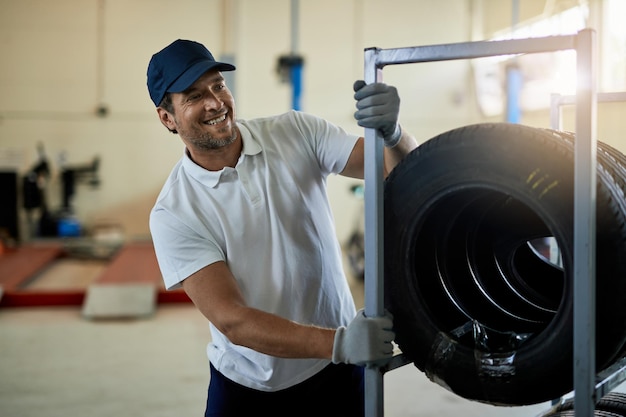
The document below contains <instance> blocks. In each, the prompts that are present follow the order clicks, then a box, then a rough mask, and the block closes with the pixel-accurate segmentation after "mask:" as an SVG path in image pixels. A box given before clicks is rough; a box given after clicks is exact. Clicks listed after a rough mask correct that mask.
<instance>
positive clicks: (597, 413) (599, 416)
mask: <svg viewBox="0 0 626 417" xmlns="http://www.w3.org/2000/svg"><path fill="white" fill-rule="evenodd" d="M593 415H594V417H623V415H622V414H616V413H612V412H610V411H604V410H594V412H593ZM545 417H576V412H575V411H574V410H564V411H557V412H555V413H553V414H548V415H547V416H545Z"/></svg>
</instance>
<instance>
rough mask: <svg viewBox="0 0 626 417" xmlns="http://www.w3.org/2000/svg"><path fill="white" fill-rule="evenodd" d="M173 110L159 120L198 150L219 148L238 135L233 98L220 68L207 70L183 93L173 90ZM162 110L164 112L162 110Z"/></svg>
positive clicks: (162, 115)
mask: <svg viewBox="0 0 626 417" xmlns="http://www.w3.org/2000/svg"><path fill="white" fill-rule="evenodd" d="M172 105H173V108H174V113H173V114H170V113H167V112H165V111H164V110H162V109H161V110H160V115H161V121H162V122H163V124H165V125H166V127H168V128H169V129H175V130H177V131H178V134H179V135H180V137H181V139H182V140H183V141H184V142H185V143H186V144H187V145H188V146H190V147H193V148H196V149H198V150H210V149H218V148H221V147H224V146H227V145H229V144H231V143H233V142H234V141H235V139H236V138H237V129H236V125H235V100H234V99H233V96H232V94H231V93H230V90H229V89H228V87H226V82H225V80H224V77H223V76H222V74H221V73H220V72H219V71H209V72H207V73H205V74H204V75H203V76H201V77H200V78H198V80H197V81H196V82H195V83H193V84H192V85H191V87H189V88H188V89H187V90H185V91H183V92H182V93H172ZM164 113H165V114H164Z"/></svg>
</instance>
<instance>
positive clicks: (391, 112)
mask: <svg viewBox="0 0 626 417" xmlns="http://www.w3.org/2000/svg"><path fill="white" fill-rule="evenodd" d="M354 99H355V100H356V108H357V111H356V113H354V118H355V119H356V120H357V124H358V125H359V126H361V127H367V128H371V129H377V130H378V131H379V132H380V134H381V135H382V137H383V140H384V141H385V146H387V147H388V148H393V147H394V146H396V145H397V144H398V143H399V142H400V138H401V137H402V129H401V128H400V125H399V124H398V115H399V114H400V96H399V95H398V90H397V89H396V88H395V87H393V86H390V85H387V84H383V83H373V84H365V81H363V80H358V81H356V82H355V83H354Z"/></svg>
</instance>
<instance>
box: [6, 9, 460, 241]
mask: <svg viewBox="0 0 626 417" xmlns="http://www.w3.org/2000/svg"><path fill="white" fill-rule="evenodd" d="M0 5H1V6H2V10H3V12H2V13H1V14H0V48H1V50H2V61H1V63H0V91H2V92H3V93H2V94H1V95H0V164H1V165H2V166H4V167H5V169H15V170H18V171H19V173H20V175H23V174H24V173H26V172H27V171H28V170H29V169H31V167H32V166H33V165H34V164H35V163H36V162H37V160H38V154H37V146H38V144H39V143H42V144H43V146H44V149H45V153H46V155H47V157H48V158H49V160H50V162H51V168H52V170H53V172H52V178H51V181H50V184H49V186H48V201H49V205H50V206H51V207H52V208H53V209H54V208H57V207H59V204H60V195H61V190H60V186H61V184H60V181H59V177H58V176H59V172H60V168H61V166H62V162H61V161H62V160H64V161H65V162H63V163H65V164H67V165H68V166H77V165H82V164H85V163H88V162H89V161H91V160H92V158H93V157H94V156H96V155H98V156H99V157H100V158H101V168H100V178H101V180H102V181H101V185H100V186H99V187H98V188H96V189H91V188H89V187H88V186H86V185H84V184H79V185H78V186H77V190H76V195H75V198H74V199H73V206H74V208H75V210H76V214H77V216H78V218H79V220H80V221H81V222H82V223H83V224H84V226H85V227H87V228H88V227H90V226H92V225H95V224H98V223H101V222H113V223H118V224H121V225H123V227H124V229H125V230H126V233H127V235H129V236H146V235H147V234H148V225H147V217H148V212H149V209H150V207H151V205H152V203H153V201H154V198H155V197H156V194H157V193H158V191H159V189H160V186H161V185H162V183H163V181H164V179H165V177H166V176H167V175H168V173H169V170H170V168H171V167H172V165H173V164H174V163H175V162H176V161H177V160H178V159H179V157H180V156H181V154H182V152H183V148H182V145H181V141H180V139H179V138H178V136H175V135H172V134H170V133H168V132H167V131H166V130H165V129H164V128H163V127H162V126H161V124H160V123H159V122H158V120H157V117H156V112H155V110H154V106H153V105H152V103H151V102H150V100H149V97H148V94H147V91H146V87H145V82H146V80H145V73H146V67H147V64H148V61H149V59H150V56H151V55H152V54H153V53H154V52H156V51H158V50H160V49H161V48H163V47H164V46H165V45H167V44H168V43H170V42H172V41H173V40H175V39H177V38H186V39H194V40H198V41H200V42H203V43H205V44H206V45H207V46H208V47H209V49H211V50H212V52H213V53H214V54H215V55H216V56H220V55H222V54H223V53H227V52H228V53H231V54H234V56H235V60H236V62H235V63H236V65H237V66H238V70H237V71H236V78H235V91H236V99H237V111H238V116H239V117H240V118H252V117H257V116H265V115H269V114H276V113H281V112H284V111H286V110H288V109H289V108H290V89H289V86H288V85H286V84H281V83H280V81H279V79H278V77H277V75H276V73H275V66H276V61H277V59H278V57H279V56H280V55H281V54H285V53H288V52H289V51H290V1H289V0H263V1H256V0H255V1H253V0H239V1H232V0H229V1H228V0H227V1H220V0H181V1H177V2H175V3H172V2H171V1H165V0H132V1H126V0H54V1H49V0H24V1H14V0H1V1H0ZM226 6H228V7H226ZM441 10H445V11H446V13H444V14H442V13H441V12H440V11H441ZM300 15H301V20H300V25H299V26H300V35H299V38H300V52H301V53H302V55H303V56H304V57H305V60H306V61H305V62H306V64H305V74H304V89H305V90H304V100H303V103H304V110H305V111H309V112H312V113H315V114H318V115H320V116H323V117H326V118H328V119H330V120H331V121H333V122H336V123H339V124H341V125H342V126H344V127H345V128H346V129H347V130H349V131H353V132H357V133H358V132H361V129H360V128H358V126H356V124H355V123H354V121H353V119H352V114H353V112H354V103H353V100H352V91H351V87H352V83H353V81H354V80H356V79H357V78H362V73H363V64H362V51H363V49H364V48H365V47H368V46H378V47H395V46H409V45H411V44H425V43H441V42H456V41H465V40H467V39H468V33H469V24H470V21H469V13H468V2H467V1H466V0H444V1H442V0H426V1H421V2H414V1H410V0H393V1H385V2H380V1H374V0H353V1H342V2H336V1H332V0H317V1H306V0H304V1H301V2H300ZM224 18H225V21H226V22H228V25H224V24H223V21H224ZM233 28H236V30H233ZM225 48H229V49H230V48H232V49H233V50H232V51H228V50H224V49H225ZM466 70H467V68H466V66H465V65H452V66H450V68H447V69H446V70H445V71H446V72H445V80H444V79H441V81H433V79H432V78H433V77H431V76H429V71H428V70H426V69H419V70H418V71H416V72H415V73H411V72H410V71H406V70H402V71H400V70H398V71H389V73H390V75H389V77H388V82H390V83H395V84H398V85H399V87H401V88H402V96H403V101H404V103H405V104H404V108H403V115H402V117H403V120H404V123H405V125H406V126H407V128H409V129H411V130H412V131H414V132H415V133H416V134H417V135H418V136H420V137H421V138H426V137H429V136H430V135H432V134H433V133H435V132H439V131H441V130H443V129H445V128H446V127H448V126H451V125H455V124H457V125H460V124H464V123H466V122H467V121H469V119H471V113H470V112H469V111H468V108H470V106H469V105H468V103H469V102H470V101H471V99H470V98H469V97H466V96H464V94H465V91H466V90H467V87H468V86H467V83H468V78H467V73H466V72H467V71H466ZM409 89H410V90H411V91H408V90H409ZM459 95H462V96H463V97H462V98H461V99H459V97H458V96H459ZM459 101H461V103H460V104H455V107H453V108H452V110H451V109H450V104H451V103H459ZM101 105H103V106H105V107H106V109H107V111H108V112H107V115H106V116H105V117H100V116H98V115H97V113H96V110H97V108H98V107H99V106H101ZM349 185H350V183H347V182H346V181H342V180H341V179H333V180H332V181H331V193H332V198H333V200H334V201H336V202H337V203H335V205H336V206H338V207H341V210H337V213H336V215H337V222H338V228H339V233H340V235H341V236H345V235H346V234H347V233H348V232H349V229H351V228H352V226H353V224H354V223H353V217H354V215H355V210H358V209H359V205H360V201H358V200H357V199H356V198H354V197H353V196H351V195H349V193H348V192H347V190H348V186H349ZM22 221H24V219H22ZM22 230H25V228H22Z"/></svg>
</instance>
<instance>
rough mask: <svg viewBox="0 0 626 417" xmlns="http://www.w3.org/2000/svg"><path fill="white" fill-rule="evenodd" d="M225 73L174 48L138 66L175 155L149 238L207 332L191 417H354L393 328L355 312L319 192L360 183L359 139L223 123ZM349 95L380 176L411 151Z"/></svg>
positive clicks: (375, 104) (196, 53)
mask: <svg viewBox="0 0 626 417" xmlns="http://www.w3.org/2000/svg"><path fill="white" fill-rule="evenodd" d="M232 70H235V67H234V66H232V65H230V64H227V63H223V62H217V61H215V59H214V58H213V55H212V54H211V53H210V52H209V51H208V50H207V49H206V48H205V47H204V46H203V45H201V44H199V43H197V42H193V41H188V40H177V41H175V42H173V43H172V44H170V45H168V46H167V47H166V48H164V49H163V50H161V51H160V52H158V53H156V54H155V55H153V57H152V59H151V61H150V63H149V66H148V90H149V93H150V97H151V99H152V101H153V102H154V104H155V106H156V109H157V113H158V116H159V119H160V121H161V123H162V124H163V125H164V126H165V127H166V128H167V129H168V130H170V131H171V132H173V133H177V134H178V135H179V136H180V138H181V140H182V141H183V143H184V144H185V152H184V154H183V155H182V157H181V159H180V160H179V162H178V163H177V164H176V165H175V166H174V168H173V170H172V172H171V174H170V176H169V177H168V179H167V181H166V183H165V185H164V186H163V189H162V191H161V193H160V194H159V196H158V198H157V201H156V203H155V206H154V208H153V210H152V212H151V215H150V230H151V233H152V238H153V242H154V247H155V250H156V254H157V259H158V262H159V266H160V269H161V272H162V275H163V280H164V282H165V286H166V288H168V289H175V288H179V287H182V288H183V289H184V290H185V292H186V293H187V294H188V295H189V297H190V298H191V300H192V301H193V302H194V304H195V306H196V307H197V308H198V310H199V311H200V312H201V313H202V314H203V315H204V316H205V317H206V318H207V319H208V322H209V326H210V331H211V342H210V343H209V345H208V347H207V353H208V358H209V362H210V372H211V374H210V383H209V392H208V399H207V407H206V414H205V415H206V416H243V415H248V414H250V415H251V414H255V415H272V416H292V415H299V416H308V415H311V416H314V415H315V416H319V415H328V416H363V413H364V411H363V366H365V365H368V364H374V365H377V364H381V363H384V362H385V361H387V360H388V359H389V358H390V357H391V355H392V351H393V349H392V344H391V342H392V340H393V338H394V333H393V330H392V327H393V326H392V320H391V317H389V316H383V317H365V315H364V313H363V311H359V312H356V309H355V305H354V301H353V299H352V295H351V293H350V288H349V286H348V283H347V280H346V277H345V276H344V270H343V264H342V256H341V248H340V245H339V243H338V241H337V237H336V233H335V227H334V221H333V217H332V212H331V208H330V204H329V201H328V198H327V192H326V179H327V177H328V176H329V175H331V174H333V175H334V174H341V175H346V176H350V177H355V178H363V152H364V151H363V138H361V137H359V136H358V135H352V134H349V133H346V132H345V131H344V130H343V129H341V128H340V127H338V126H335V125H333V124H331V123H329V122H327V121H325V120H323V119H320V118H318V117H315V116H313V115H310V114H307V113H303V112H296V111H290V112H287V113H285V114H281V115H276V116H270V117H266V118H260V119H254V120H239V119H237V118H236V112H235V103H234V99H233V96H232V94H231V93H230V91H229V90H228V87H227V86H226V83H225V80H224V77H223V76H222V71H232ZM354 89H355V99H356V100H357V109H358V110H357V112H356V113H355V117H356V119H357V121H358V123H359V125H361V126H364V127H370V128H375V129H379V131H380V132H381V134H382V136H383V139H384V141H385V145H386V147H385V164H386V170H387V171H390V170H391V169H393V167H394V166H395V165H396V164H397V163H398V162H399V161H400V160H401V159H402V158H403V157H404V156H405V155H406V154H407V153H409V152H410V151H411V150H412V149H414V148H415V146H416V142H415V139H414V138H413V137H412V136H411V135H410V134H408V133H407V132H405V131H403V130H402V129H401V128H400V126H399V124H398V113H399V107H400V99H399V97H398V94H397V91H396V89H395V88H394V87H391V86H387V85H385V84H372V85H365V84H364V83H363V82H357V83H355V87H354Z"/></svg>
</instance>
